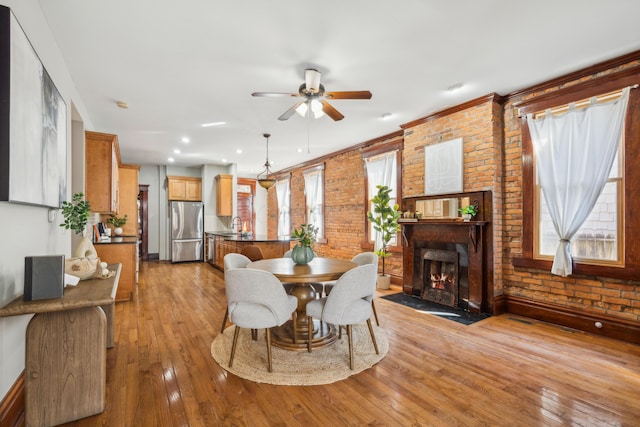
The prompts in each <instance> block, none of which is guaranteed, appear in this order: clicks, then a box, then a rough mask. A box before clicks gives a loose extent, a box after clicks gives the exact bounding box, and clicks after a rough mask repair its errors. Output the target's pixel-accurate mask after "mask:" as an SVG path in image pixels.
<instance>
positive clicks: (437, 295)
mask: <svg viewBox="0 0 640 427" xmlns="http://www.w3.org/2000/svg"><path fill="white" fill-rule="evenodd" d="M422 252H423V255H422V299H425V300H428V301H433V302H437V303H438V304H444V305H448V306H450V307H457V306H458V278H459V276H460V271H459V269H460V268H459V264H460V263H459V256H458V252H456V251H447V250H440V249H423V251H422Z"/></svg>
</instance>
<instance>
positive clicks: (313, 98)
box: [251, 68, 371, 121]
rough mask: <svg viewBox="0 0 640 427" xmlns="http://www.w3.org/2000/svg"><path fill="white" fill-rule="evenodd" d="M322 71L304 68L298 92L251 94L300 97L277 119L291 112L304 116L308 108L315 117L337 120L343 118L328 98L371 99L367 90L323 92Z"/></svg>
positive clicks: (285, 117) (284, 117)
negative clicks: (302, 80)
mask: <svg viewBox="0 0 640 427" xmlns="http://www.w3.org/2000/svg"><path fill="white" fill-rule="evenodd" d="M321 76H322V73H320V72H319V71H318V70H314V69H313V68H307V69H306V70H304V83H302V84H301V85H300V88H298V93H280V92H254V93H252V94H251V96H262V97H279V96H292V97H297V98H302V99H301V100H300V101H298V102H296V103H295V104H294V105H293V106H292V107H291V108H289V109H288V110H287V111H285V112H284V113H283V114H282V115H281V116H280V117H278V120H287V119H289V118H290V117H291V116H293V113H296V112H297V113H298V114H300V115H301V116H305V115H306V114H307V112H308V111H309V110H311V111H310V113H312V114H313V115H314V117H315V118H316V119H317V118H319V117H322V115H323V114H326V115H327V116H329V117H331V118H332V119H333V120H335V121H338V120H342V119H344V116H343V115H342V113H340V112H339V111H338V110H336V109H335V108H334V107H333V106H332V105H331V104H329V103H328V102H327V100H329V99H371V92H369V91H368V90H358V91H343V92H325V90H324V86H323V85H322V84H320V77H321Z"/></svg>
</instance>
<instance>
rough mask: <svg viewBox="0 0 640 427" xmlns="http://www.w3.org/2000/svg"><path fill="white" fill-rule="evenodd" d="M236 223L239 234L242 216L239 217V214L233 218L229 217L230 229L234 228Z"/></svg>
mask: <svg viewBox="0 0 640 427" xmlns="http://www.w3.org/2000/svg"><path fill="white" fill-rule="evenodd" d="M236 220H237V221H236ZM236 223H237V225H238V234H241V233H242V218H240V217H239V216H234V217H233V218H231V229H232V230H233V229H235V228H236Z"/></svg>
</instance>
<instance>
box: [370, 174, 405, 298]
mask: <svg viewBox="0 0 640 427" xmlns="http://www.w3.org/2000/svg"><path fill="white" fill-rule="evenodd" d="M376 188H377V189H378V194H376V195H375V196H374V197H373V198H372V199H371V202H372V203H373V212H371V211H369V212H367V218H368V219H369V221H371V223H372V224H373V229H374V230H376V231H377V232H378V235H377V238H378V239H379V244H378V245H376V247H377V248H378V249H377V250H376V251H375V253H376V254H377V255H378V256H379V257H380V258H382V274H381V275H380V276H378V287H379V288H380V289H389V285H390V283H391V277H390V276H388V275H387V274H386V272H385V265H384V259H385V258H386V257H388V256H389V255H390V253H389V242H390V241H391V239H392V238H393V237H394V236H395V235H396V233H397V232H398V229H399V228H400V224H399V223H398V219H400V216H401V215H402V212H400V211H399V210H398V208H399V206H398V204H397V203H396V204H395V205H391V204H390V202H391V197H390V196H389V194H390V193H391V189H390V188H389V187H387V186H386V185H378V186H376Z"/></svg>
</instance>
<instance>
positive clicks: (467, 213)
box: [458, 205, 478, 222]
mask: <svg viewBox="0 0 640 427" xmlns="http://www.w3.org/2000/svg"><path fill="white" fill-rule="evenodd" d="M458 210H459V211H460V213H461V214H462V219H463V221H465V222H468V221H471V218H473V217H474V216H476V214H477V213H478V208H477V207H476V205H468V206H465V207H464V208H460V209H458Z"/></svg>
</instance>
